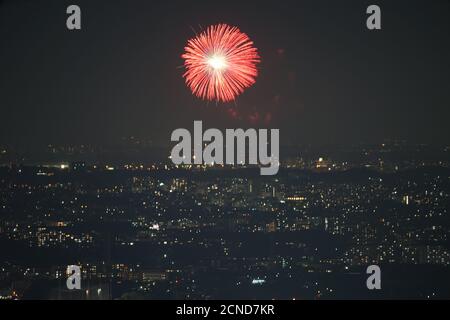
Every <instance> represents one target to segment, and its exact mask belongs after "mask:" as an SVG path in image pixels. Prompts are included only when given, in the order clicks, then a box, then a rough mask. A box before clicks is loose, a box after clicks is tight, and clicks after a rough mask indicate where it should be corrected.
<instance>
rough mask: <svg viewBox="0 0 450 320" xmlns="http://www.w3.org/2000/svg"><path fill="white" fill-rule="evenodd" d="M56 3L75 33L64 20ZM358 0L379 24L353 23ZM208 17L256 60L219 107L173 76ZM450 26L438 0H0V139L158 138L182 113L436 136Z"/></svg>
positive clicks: (442, 115)
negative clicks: (72, 8)
mask: <svg viewBox="0 0 450 320" xmlns="http://www.w3.org/2000/svg"><path fill="white" fill-rule="evenodd" d="M69 4H78V5H79V6H80V7H81V10H82V30H81V31H68V30H67V29H66V26H65V23H66V18H67V15H66V13H65V11H66V7H67V6H68V5H69ZM369 4H378V5H380V7H381V9H382V28H383V29H382V30H381V31H369V30H367V29H366V26H365V25H366V17H367V15H366V14H365V11H366V8H367V6H368V5H369ZM219 22H225V23H228V24H231V25H236V26H238V27H239V28H240V29H241V30H242V31H243V32H245V33H247V34H248V35H249V36H250V38H252V40H253V41H254V42H255V46H256V47H257V48H258V49H259V53H260V55H261V57H262V62H261V64H260V65H259V67H260V76H259V77H258V79H257V82H256V84H255V85H254V86H253V87H251V88H250V89H248V90H247V91H246V92H245V93H244V94H243V95H242V96H240V97H238V99H237V101H236V103H235V104H231V105H223V104H219V105H216V104H215V103H209V104H208V103H206V102H204V101H201V100H198V99H197V98H195V97H193V96H192V95H191V93H190V92H189V90H188V89H187V87H186V86H185V84H184V80H183V79H182V77H181V75H182V73H183V69H182V68H180V66H181V65H182V63H183V62H182V59H181V58H180V56H181V54H182V52H183V48H184V45H185V43H186V41H187V39H189V38H191V37H193V36H194V31H193V29H194V30H196V31H200V30H201V28H202V27H205V26H207V25H209V24H213V23H219ZM449 31H450V1H448V0H445V1H444V0H435V1H430V0H426V1H425V0H424V1H361V0H360V1H335V0H329V1H318V0H315V1H313V0H311V1H291V2H288V1H281V0H278V1H264V2H263V1H256V0H255V1H243V0H241V1H200V0H196V1H192V0H191V1H186V0H184V1H170V0H166V1H163V2H160V3H159V2H158V1H148V0H147V1H144V0H141V1H137V0H136V1H131V0H126V1H125V0H123V1H112V0H109V1H100V0H89V1H84V0H83V1H82V0H71V1H62V0H59V1H48V0H46V1H44V0H42V1H20V0H14V1H12V0H10V1H8V0H6V1H0V39H1V49H0V120H1V125H0V143H3V144H8V145H20V146H33V145H36V144H48V143H66V144H67V143H106V142H107V143H111V142H114V141H116V140H118V139H120V137H122V136H132V135H134V136H138V137H142V138H151V139H154V140H155V141H158V142H159V143H162V144H169V143H170V133H171V132H172V131H173V130H174V129H176V128H180V127H187V128H191V127H192V122H193V120H194V119H198V120H203V121H204V126H207V127H220V128H224V127H227V128H234V127H249V126H268V127H271V128H280V130H281V141H280V142H281V144H283V143H290V142H299V143H311V144H322V143H344V144H345V143H353V142H380V141H383V140H384V139H386V138H396V139H408V140H410V141H412V142H439V143H449V142H450V141H449V133H450V126H449V125H448V119H449V115H450V81H449V75H450V62H449V57H450V43H449V42H450V40H449V39H450V37H449ZM230 108H234V109H235V111H236V114H237V118H233V117H232V116H231V112H230ZM255 115H259V118H260V119H268V118H267V117H269V115H270V123H268V124H267V123H264V121H262V120H260V121H254V122H252V121H251V119H250V118H253V119H254V118H255Z"/></svg>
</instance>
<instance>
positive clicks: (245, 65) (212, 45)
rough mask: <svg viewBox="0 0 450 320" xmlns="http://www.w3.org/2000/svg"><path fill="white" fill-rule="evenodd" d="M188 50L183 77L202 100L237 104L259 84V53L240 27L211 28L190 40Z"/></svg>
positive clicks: (183, 56) (220, 25)
mask: <svg viewBox="0 0 450 320" xmlns="http://www.w3.org/2000/svg"><path fill="white" fill-rule="evenodd" d="M184 49H185V53H184V54H183V55H182V58H183V59H184V66H185V68H186V72H185V73H184V74H183V77H184V78H185V81H186V84H187V86H188V87H189V88H190V89H191V91H192V93H193V94H194V95H195V96H197V97H199V98H201V99H205V100H210V101H214V100H215V101H217V102H229V101H233V100H234V99H235V98H236V97H237V96H238V95H240V94H241V93H242V92H244V90H245V89H246V88H248V87H250V86H251V85H253V84H254V83H255V78H256V76H257V75H258V70H257V69H256V64H257V63H259V62H260V58H259V55H258V51H257V49H256V48H255V47H253V42H252V41H251V40H250V38H249V37H248V36H247V35H246V34H245V33H242V32H241V31H240V30H239V29H238V28H237V27H231V26H229V25H227V24H218V25H213V26H209V27H208V28H207V29H206V31H203V32H202V33H201V34H199V35H198V36H197V37H195V38H193V39H190V40H189V41H188V43H187V46H186V47H185V48H184Z"/></svg>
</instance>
